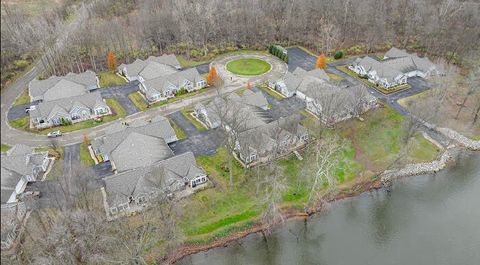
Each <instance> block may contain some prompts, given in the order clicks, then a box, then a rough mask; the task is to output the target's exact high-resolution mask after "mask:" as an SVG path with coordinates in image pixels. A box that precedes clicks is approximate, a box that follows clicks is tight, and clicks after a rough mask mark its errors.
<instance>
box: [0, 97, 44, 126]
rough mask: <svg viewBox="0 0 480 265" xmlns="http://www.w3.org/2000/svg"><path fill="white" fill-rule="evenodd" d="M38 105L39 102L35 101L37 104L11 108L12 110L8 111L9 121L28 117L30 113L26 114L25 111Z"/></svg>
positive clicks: (32, 103) (31, 103)
mask: <svg viewBox="0 0 480 265" xmlns="http://www.w3.org/2000/svg"><path fill="white" fill-rule="evenodd" d="M38 103H39V102H38V101H35V102H30V103H27V104H22V105H17V106H12V107H11V108H10V110H8V113H7V119H8V120H9V121H11V120H15V119H18V118H22V117H25V116H28V113H27V112H25V110H26V109H27V108H30V107H31V106H36V105H38Z"/></svg>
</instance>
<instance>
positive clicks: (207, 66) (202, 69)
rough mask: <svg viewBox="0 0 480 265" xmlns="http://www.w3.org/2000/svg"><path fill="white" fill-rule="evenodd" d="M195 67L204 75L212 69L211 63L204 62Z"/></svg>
mask: <svg viewBox="0 0 480 265" xmlns="http://www.w3.org/2000/svg"><path fill="white" fill-rule="evenodd" d="M195 68H197V71H198V72H199V73H200V74H201V75H203V74H206V73H208V70H210V63H204V64H201V65H197V66H195Z"/></svg>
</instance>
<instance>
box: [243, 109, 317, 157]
mask: <svg viewBox="0 0 480 265" xmlns="http://www.w3.org/2000/svg"><path fill="white" fill-rule="evenodd" d="M300 120H301V118H300V116H299V115H291V116H287V117H284V118H280V119H278V120H276V121H272V122H270V123H267V124H264V125H262V126H258V127H255V128H252V129H249V130H246V131H243V132H240V133H238V136H237V144H236V153H237V157H238V158H239V159H240V160H241V161H242V162H243V163H244V164H245V165H247V166H252V165H254V164H256V163H262V162H266V161H268V160H270V159H272V158H277V157H279V156H284V155H286V154H288V153H290V152H293V151H294V150H296V149H297V148H300V147H302V146H304V145H305V144H306V143H307V141H308V139H309V134H308V131H307V129H305V127H303V126H302V125H301V124H300Z"/></svg>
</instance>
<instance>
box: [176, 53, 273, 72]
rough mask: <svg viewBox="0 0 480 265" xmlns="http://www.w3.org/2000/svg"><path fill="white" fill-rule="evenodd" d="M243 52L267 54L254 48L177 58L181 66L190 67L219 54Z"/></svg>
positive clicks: (205, 61) (227, 54)
mask: <svg viewBox="0 0 480 265" xmlns="http://www.w3.org/2000/svg"><path fill="white" fill-rule="evenodd" d="M245 53H258V54H263V55H269V53H268V52H266V51H256V50H234V51H227V52H225V51H219V52H218V53H216V52H215V53H214V52H210V53H208V54H207V56H203V57H201V58H198V59H193V60H192V59H187V58H185V57H184V56H182V55H177V60H178V62H179V63H180V65H181V66H182V67H183V68H190V67H193V66H197V65H201V64H205V63H209V62H211V61H212V60H213V59H215V58H217V57H219V56H230V55H234V54H245Z"/></svg>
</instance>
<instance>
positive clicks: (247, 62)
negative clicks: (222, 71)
mask: <svg viewBox="0 0 480 265" xmlns="http://www.w3.org/2000/svg"><path fill="white" fill-rule="evenodd" d="M226 67H227V70H228V71H230V72H232V73H234V74H237V75H245V76H254V75H260V74H263V73H266V72H268V71H269V70H270V69H271V68H272V66H271V65H270V64H269V63H267V62H265V61H264V60H261V59H256V58H241V59H235V60H232V61H230V62H228V63H227V65H226Z"/></svg>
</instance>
